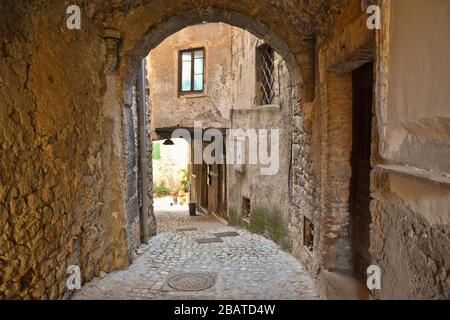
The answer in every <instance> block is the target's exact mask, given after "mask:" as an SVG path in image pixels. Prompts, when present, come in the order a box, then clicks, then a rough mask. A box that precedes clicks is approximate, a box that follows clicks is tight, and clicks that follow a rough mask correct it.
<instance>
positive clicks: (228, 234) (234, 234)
mask: <svg viewBox="0 0 450 320" xmlns="http://www.w3.org/2000/svg"><path fill="white" fill-rule="evenodd" d="M214 235H215V236H216V237H219V238H227V237H237V236H239V233H237V232H234V231H232V232H221V233H214Z"/></svg>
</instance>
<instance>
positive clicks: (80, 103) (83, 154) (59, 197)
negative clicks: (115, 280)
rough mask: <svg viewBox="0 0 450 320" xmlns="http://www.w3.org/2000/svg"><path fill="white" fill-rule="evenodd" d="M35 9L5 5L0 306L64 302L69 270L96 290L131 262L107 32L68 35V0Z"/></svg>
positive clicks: (1, 16)
mask: <svg viewBox="0 0 450 320" xmlns="http://www.w3.org/2000/svg"><path fill="white" fill-rule="evenodd" d="M33 4H36V3H34V2H22V1H19V2H10V1H2V2H1V3H0V21H1V23H0V39H1V40H0V43H1V45H0V56H1V59H0V74H1V77H0V90H1V94H0V105H1V107H0V108H1V112H0V149H1V152H0V181H1V187H0V212H1V215H0V230H1V236H0V265H1V268H0V299H11V298H16V299H19V298H49V299H56V298H61V297H63V296H65V295H66V294H67V290H66V285H65V282H66V271H67V267H68V266H69V265H78V266H80V267H81V272H82V277H83V280H84V281H89V280H90V279H92V277H93V276H95V275H98V274H99V273H100V271H111V270H113V269H118V268H123V267H125V266H127V265H128V263H129V261H130V258H129V252H128V246H127V239H126V232H125V228H124V226H125V216H124V214H123V213H124V211H125V210H124V201H123V199H124V196H123V189H122V187H121V186H122V185H124V181H125V179H124V178H125V177H124V175H123V174H122V172H124V170H123V169H122V165H123V163H121V162H120V159H122V158H123V153H124V151H123V148H122V145H123V143H122V141H123V140H122V136H123V134H121V133H120V132H121V129H122V115H123V110H122V108H121V106H119V105H117V104H109V102H110V101H111V100H110V97H111V96H109V97H108V96H105V90H106V87H111V88H112V87H115V84H116V82H115V80H114V78H113V77H105V76H104V75H103V63H104V57H105V44H104V41H103V39H102V38H101V37H100V36H99V35H100V34H102V31H101V30H100V29H99V28H98V26H97V25H96V24H94V23H93V22H92V20H90V19H89V18H88V17H86V19H85V22H84V23H85V25H84V26H85V27H84V28H83V31H80V32H73V31H69V30H67V29H66V28H64V27H63V22H64V20H63V17H64V13H65V11H66V6H65V5H64V3H63V2H62V1H60V2H56V3H55V2H54V1H39V5H33ZM105 106H108V108H105Z"/></svg>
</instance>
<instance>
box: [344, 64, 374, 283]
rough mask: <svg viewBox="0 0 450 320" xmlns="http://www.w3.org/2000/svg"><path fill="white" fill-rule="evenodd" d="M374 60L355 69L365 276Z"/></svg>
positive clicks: (356, 244)
mask: <svg viewBox="0 0 450 320" xmlns="http://www.w3.org/2000/svg"><path fill="white" fill-rule="evenodd" d="M372 98H373V63H368V64H365V65H364V66H362V67H361V68H359V69H357V70H356V71H354V72H353V151H352V184H351V199H350V205H351V222H352V230H351V235H352V244H353V249H354V270H355V274H356V275H357V276H358V277H360V278H362V279H364V277H365V275H366V270H367V267H368V266H369V263H370V254H369V247H370V224H371V215H370V200H371V197H370V172H371V170H372V168H371V163H370V157H371V147H372V103H373V102H372V101H373V100H372Z"/></svg>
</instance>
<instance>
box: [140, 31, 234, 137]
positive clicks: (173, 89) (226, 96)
mask: <svg viewBox="0 0 450 320" xmlns="http://www.w3.org/2000/svg"><path fill="white" fill-rule="evenodd" d="M232 30H233V27H231V26H230V25H226V24H223V23H211V24H200V25H196V26H192V27H188V28H186V29H183V30H182V31H180V32H177V33H175V34H174V35H172V36H170V37H169V38H167V39H166V40H164V41H163V42H162V43H161V44H160V45H159V46H158V47H157V48H155V49H154V50H152V51H151V52H150V55H149V58H148V60H149V65H148V66H149V71H150V72H149V82H150V87H151V90H150V94H151V100H152V107H153V113H152V115H153V116H152V118H153V119H152V121H153V129H157V128H173V127H187V128H193V127H194V121H202V123H203V127H205V128H209V127H212V128H226V127H229V123H230V109H231V106H232V101H231V72H230V70H231V63H232V61H231V59H232V57H231V47H232V44H231V40H232V39H231V36H232ZM194 48H204V49H205V60H204V61H205V67H206V68H205V91H204V92H203V93H199V94H188V95H179V92H178V84H179V82H178V79H179V78H178V77H179V70H178V65H179V63H178V61H179V51H180V50H185V49H194Z"/></svg>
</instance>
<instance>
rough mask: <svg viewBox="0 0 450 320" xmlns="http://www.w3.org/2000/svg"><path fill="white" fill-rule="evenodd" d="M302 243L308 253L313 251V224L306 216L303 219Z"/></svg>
mask: <svg viewBox="0 0 450 320" xmlns="http://www.w3.org/2000/svg"><path fill="white" fill-rule="evenodd" d="M303 245H304V246H305V248H306V250H308V252H309V253H312V252H313V251H314V225H313V224H312V222H311V221H309V220H308V219H307V218H306V217H305V218H304V221H303Z"/></svg>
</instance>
